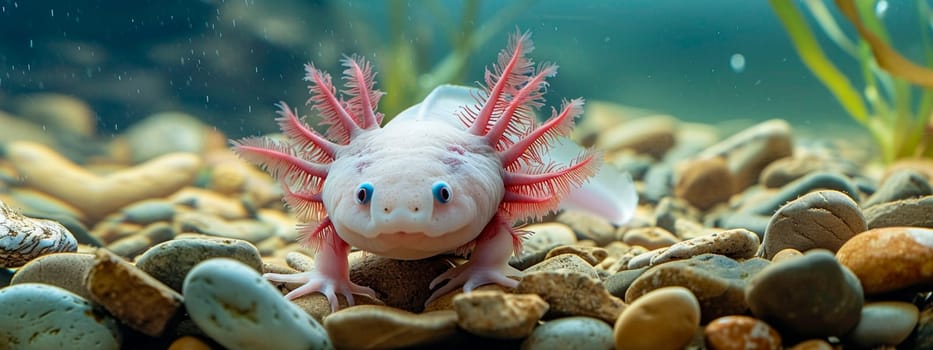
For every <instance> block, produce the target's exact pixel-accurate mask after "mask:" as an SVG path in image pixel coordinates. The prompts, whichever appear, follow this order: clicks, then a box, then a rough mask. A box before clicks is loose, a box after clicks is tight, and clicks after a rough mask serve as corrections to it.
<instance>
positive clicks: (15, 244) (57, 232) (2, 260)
mask: <svg viewBox="0 0 933 350" xmlns="http://www.w3.org/2000/svg"><path fill="white" fill-rule="evenodd" d="M77 249H78V242H77V241H76V240H75V238H74V236H73V235H72V234H71V232H68V229H66V228H65V227H64V226H62V225H61V224H59V223H57V222H54V221H49V220H41V219H33V218H28V217H25V216H23V215H20V214H19V213H17V212H16V211H14V210H13V209H11V208H10V207H8V206H7V205H6V204H5V203H3V202H0V267H20V266H23V265H24V264H26V263H27V262H29V261H30V260H32V259H35V258H37V257H39V256H42V255H45V254H50V253H61V252H74V251H76V250H77Z"/></svg>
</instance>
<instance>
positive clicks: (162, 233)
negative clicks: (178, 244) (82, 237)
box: [107, 222, 175, 259]
mask: <svg viewBox="0 0 933 350" xmlns="http://www.w3.org/2000/svg"><path fill="white" fill-rule="evenodd" d="M173 237H175V230H173V229H172V226H171V225H169V224H168V223H165V222H157V223H154V224H150V225H149V226H146V227H145V228H143V229H142V230H140V231H139V232H136V233H135V234H132V235H130V236H127V237H123V238H121V239H118V240H116V241H114V242H113V243H110V244H108V245H107V250H109V251H112V252H113V253H114V254H117V255H119V256H122V257H125V258H128V259H132V258H134V257H136V256H137V255H139V254H142V253H143V252H145V251H146V249H149V248H151V247H152V246H154V245H156V244H159V243H162V242H165V241H168V240H170V239H172V238H173Z"/></svg>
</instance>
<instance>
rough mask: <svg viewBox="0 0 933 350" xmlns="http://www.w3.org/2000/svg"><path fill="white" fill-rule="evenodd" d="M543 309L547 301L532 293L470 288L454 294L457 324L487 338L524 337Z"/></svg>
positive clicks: (536, 322)
mask: <svg viewBox="0 0 933 350" xmlns="http://www.w3.org/2000/svg"><path fill="white" fill-rule="evenodd" d="M547 309H548V304H547V303H546V302H544V300H543V299H541V297H539V296H538V295H536V294H507V293H503V292H498V291H474V292H471V293H463V294H459V295H457V296H456V297H454V311H456V312H457V324H458V325H459V326H460V328H463V329H464V330H466V331H467V332H470V333H473V334H476V335H479V336H483V337H487V338H496V339H521V338H525V337H527V336H528V335H529V334H531V331H532V330H533V329H534V328H535V326H537V325H538V320H540V319H541V316H544V313H545V312H547Z"/></svg>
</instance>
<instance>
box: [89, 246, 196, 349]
mask: <svg viewBox="0 0 933 350" xmlns="http://www.w3.org/2000/svg"><path fill="white" fill-rule="evenodd" d="M85 283H86V285H87V288H88V291H89V292H90V294H91V298H92V299H93V300H94V301H95V302H97V303H98V304H101V305H102V306H103V307H104V308H105V309H107V311H109V312H110V314H112V315H113V316H114V317H116V318H117V319H119V320H120V321H122V322H123V323H124V324H126V325H128V326H130V327H131V328H133V329H136V330H138V331H140V332H142V333H143V334H146V335H149V336H152V337H158V336H160V335H161V334H162V332H163V331H164V330H165V327H166V326H167V325H168V323H169V321H170V320H171V319H172V318H173V317H174V316H175V313H176V312H177V311H178V310H179V309H180V307H181V305H182V296H181V295H180V294H178V293H177V292H175V291H173V290H172V289H171V288H169V287H168V286H166V285H164V284H162V282H159V281H158V280H156V279H155V278H153V277H152V276H149V275H148V274H146V273H145V272H143V271H142V270H139V269H138V268H136V266H133V264H130V263H129V262H126V261H125V260H123V258H120V257H119V256H117V255H115V254H113V253H111V252H108V251H107V250H106V249H98V250H97V261H96V264H95V265H94V266H93V267H92V268H91V270H90V271H88V274H87V279H86V282H85Z"/></svg>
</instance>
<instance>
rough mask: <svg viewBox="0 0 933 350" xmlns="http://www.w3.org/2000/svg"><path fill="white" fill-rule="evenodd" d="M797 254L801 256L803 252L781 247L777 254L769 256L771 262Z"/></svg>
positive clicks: (796, 255)
mask: <svg viewBox="0 0 933 350" xmlns="http://www.w3.org/2000/svg"><path fill="white" fill-rule="evenodd" d="M798 256H803V253H801V252H800V251H799V250H797V249H794V248H787V249H782V250H781V251H779V252H777V254H774V257H773V258H771V262H773V263H775V262H778V261H781V260H786V259H790V258H794V257H798Z"/></svg>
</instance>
